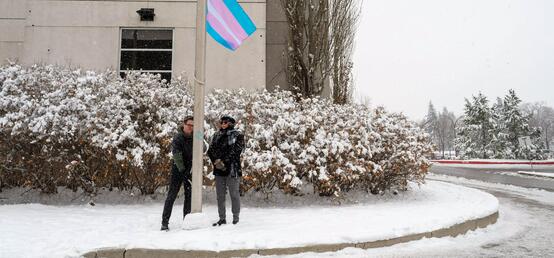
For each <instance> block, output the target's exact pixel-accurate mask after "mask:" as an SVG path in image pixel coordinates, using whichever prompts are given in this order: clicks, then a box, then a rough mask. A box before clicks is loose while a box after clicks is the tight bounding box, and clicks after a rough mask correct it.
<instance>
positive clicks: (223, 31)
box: [206, 12, 239, 49]
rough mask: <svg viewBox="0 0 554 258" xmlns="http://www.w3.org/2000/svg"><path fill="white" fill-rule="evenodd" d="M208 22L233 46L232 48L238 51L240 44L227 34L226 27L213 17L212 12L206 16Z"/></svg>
mask: <svg viewBox="0 0 554 258" xmlns="http://www.w3.org/2000/svg"><path fill="white" fill-rule="evenodd" d="M206 19H207V21H208V22H209V23H210V26H212V28H214V30H215V31H216V32H217V33H218V34H219V35H220V36H221V37H222V38H223V39H224V40H225V41H227V43H228V44H229V45H230V46H231V48H233V49H236V48H238V47H239V43H238V42H236V40H235V39H234V38H233V36H231V34H229V33H228V32H227V30H226V29H225V27H224V26H223V25H221V23H220V22H219V21H218V20H217V19H216V18H215V17H214V16H213V15H212V14H210V12H208V14H207V15H206Z"/></svg>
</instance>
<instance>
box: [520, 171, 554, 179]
mask: <svg viewBox="0 0 554 258" xmlns="http://www.w3.org/2000/svg"><path fill="white" fill-rule="evenodd" d="M517 173H518V174H520V175H527V176H540V177H549V178H554V172H552V173H547V172H535V171H518V172H517Z"/></svg>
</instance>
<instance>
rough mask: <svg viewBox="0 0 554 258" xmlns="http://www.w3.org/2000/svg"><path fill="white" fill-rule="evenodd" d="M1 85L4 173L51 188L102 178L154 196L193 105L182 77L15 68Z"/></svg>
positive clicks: (0, 77) (2, 73) (1, 75)
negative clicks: (166, 79)
mask: <svg viewBox="0 0 554 258" xmlns="http://www.w3.org/2000/svg"><path fill="white" fill-rule="evenodd" d="M0 84H1V85H2V88H1V91H0V134H1V136H2V140H1V141H2V142H1V145H2V147H0V148H2V158H3V159H5V160H3V164H6V165H4V166H3V171H2V172H3V173H2V174H5V173H12V174H13V173H14V172H24V173H23V175H19V176H20V178H21V180H22V181H20V183H22V184H23V185H28V186H33V187H40V188H41V189H42V190H43V191H45V192H55V189H56V186H58V185H68V186H70V187H72V188H74V187H77V186H85V185H94V182H96V183H97V184H96V185H99V184H98V183H99V182H100V183H101V184H100V185H102V186H109V187H119V188H126V187H139V188H140V189H141V191H143V192H144V193H152V192H153V191H154V190H155V189H156V188H157V187H158V186H160V185H162V184H164V183H165V179H163V178H164V177H165V175H166V174H167V171H166V170H168V163H169V162H168V159H167V157H165V156H167V153H168V152H169V151H168V148H169V140H168V139H170V138H171V135H172V134H173V132H174V130H175V128H176V127H177V122H178V120H179V119H180V118H182V117H183V116H184V115H185V114H187V112H188V113H189V114H190V106H191V103H192V100H191V98H190V94H189V93H188V91H187V89H186V83H184V82H183V81H181V80H174V82H173V83H171V84H166V83H163V82H161V81H160V80H159V78H157V77H155V76H153V75H145V74H144V75H141V74H138V73H137V74H130V75H129V76H127V78H126V79H121V78H120V77H119V75H118V74H117V72H115V71H107V72H106V73H102V74H95V73H94V72H85V71H81V70H70V69H65V68H61V67H55V66H33V67H29V68H24V67H21V66H18V65H10V66H8V67H3V68H2V69H0ZM61 171H66V172H67V173H62V172H61ZM77 171H81V173H76V172H77ZM73 184H78V185H73Z"/></svg>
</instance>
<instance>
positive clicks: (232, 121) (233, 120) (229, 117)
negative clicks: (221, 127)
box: [219, 116, 235, 124]
mask: <svg viewBox="0 0 554 258" xmlns="http://www.w3.org/2000/svg"><path fill="white" fill-rule="evenodd" d="M219 120H220V121H228V122H230V123H231V124H235V119H234V118H232V117H231V116H222V117H221V118H220V119H219Z"/></svg>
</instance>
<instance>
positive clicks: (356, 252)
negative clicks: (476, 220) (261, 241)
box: [286, 166, 554, 258]
mask: <svg viewBox="0 0 554 258" xmlns="http://www.w3.org/2000/svg"><path fill="white" fill-rule="evenodd" d="M507 171H508V172H509V171H510V170H506V169H502V170H495V169H469V168H453V167H446V166H434V167H433V168H432V169H431V172H432V174H430V175H429V176H428V179H429V180H438V181H444V182H449V183H453V184H458V185H463V186H467V187H471V188H476V189H479V190H483V191H486V192H488V193H490V194H492V195H494V196H496V197H497V198H498V200H499V203H500V208H499V212H500V217H499V220H498V222H497V223H496V224H495V225H491V226H489V227H487V228H486V229H481V230H478V231H476V232H470V233H467V234H465V235H463V236H458V237H456V238H440V239H438V238H432V239H423V240H419V241H413V242H409V243H405V244H399V245H395V246H391V247H386V248H379V249H369V250H361V249H345V250H342V251H338V252H333V253H324V254H314V253H304V254H298V255H293V256H286V257H289V258H308V257H309V258H311V257H328V258H337V257H341V258H353V257H356V258H357V257H391V258H392V257H394V258H397V257H554V179H550V178H540V177H532V176H520V175H515V174H513V175H511V174H510V173H506V172H507ZM517 171H522V169H516V170H512V171H511V172H514V173H515V172H517ZM534 171H537V172H538V171H539V170H537V169H534ZM542 172H549V171H547V170H544V171H542ZM467 179H471V180H467ZM499 183H500V184H499ZM514 185H515V186H514ZM536 188H539V189H536ZM542 189H544V190H547V191H543V190H542Z"/></svg>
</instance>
